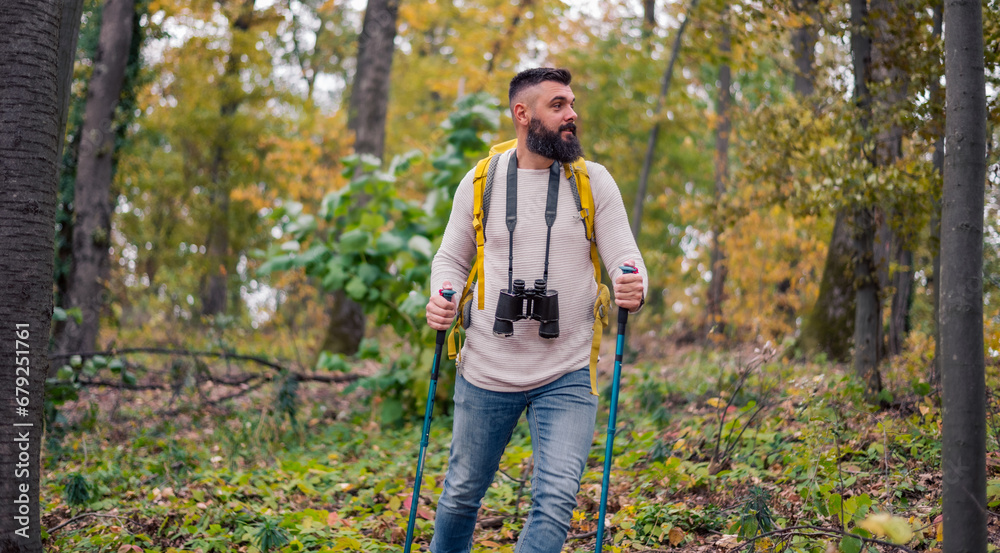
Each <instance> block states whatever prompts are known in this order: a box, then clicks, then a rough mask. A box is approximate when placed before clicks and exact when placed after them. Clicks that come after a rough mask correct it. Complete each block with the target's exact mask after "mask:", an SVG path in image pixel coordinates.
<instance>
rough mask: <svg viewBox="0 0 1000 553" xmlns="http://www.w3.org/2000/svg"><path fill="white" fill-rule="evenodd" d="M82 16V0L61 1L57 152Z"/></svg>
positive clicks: (63, 133)
mask: <svg viewBox="0 0 1000 553" xmlns="http://www.w3.org/2000/svg"><path fill="white" fill-rule="evenodd" d="M82 16H83V0H63V1H62V19H61V23H60V25H59V70H58V75H59V83H58V88H57V90H56V94H57V97H58V98H59V102H60V104H59V128H60V129H61V131H60V133H59V152H62V149H63V143H64V141H65V140H66V122H67V121H68V120H69V101H70V97H71V96H72V94H70V90H72V88H73V65H74V63H75V62H76V46H77V44H78V42H79V39H80V23H81V17H82Z"/></svg>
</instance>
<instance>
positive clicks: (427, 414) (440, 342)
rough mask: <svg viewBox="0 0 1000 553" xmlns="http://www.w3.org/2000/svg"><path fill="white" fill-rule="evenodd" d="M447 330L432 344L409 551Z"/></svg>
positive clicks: (447, 294)
mask: <svg viewBox="0 0 1000 553" xmlns="http://www.w3.org/2000/svg"><path fill="white" fill-rule="evenodd" d="M438 293H440V294H441V295H442V296H444V299H446V300H448V301H451V297H452V296H454V295H455V291H454V290H439V291H438ZM447 332H448V331H447V330H439V331H437V340H436V341H435V344H434V365H433V368H431V385H430V388H429V389H428V390H427V408H426V410H425V411H424V430H423V433H422V434H421V435H420V457H419V458H418V459H417V478H416V480H414V481H413V495H412V496H410V521H409V522H408V523H407V524H406V542H404V545H403V551H404V552H405V553H410V542H411V541H413V529H414V527H415V526H416V522H417V505H418V504H419V503H420V481H421V480H423V477H424V453H425V452H426V451H427V442H428V441H429V440H430V435H431V415H432V414H433V413H434V394H435V392H436V391H437V381H438V365H440V364H441V347H442V346H444V338H445V334H446V333H447Z"/></svg>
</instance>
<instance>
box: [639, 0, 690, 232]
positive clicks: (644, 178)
mask: <svg viewBox="0 0 1000 553" xmlns="http://www.w3.org/2000/svg"><path fill="white" fill-rule="evenodd" d="M697 5H698V0H691V6H689V7H688V13H687V16H686V17H684V21H682V22H681V26H680V27H679V28H678V29H677V36H676V37H674V46H673V50H672V51H671V53H670V61H669V62H668V63H667V69H666V70H665V71H664V72H663V79H662V80H661V81H660V95H659V96H657V97H656V106H655V107H654V108H653V121H654V123H653V128H652V129H650V131H649V141H648V142H647V143H646V157H645V158H643V161H642V174H641V176H640V177H639V189H638V190H637V191H636V193H635V203H634V204H633V205H632V236H633V237H635V239H636V241H638V240H639V230H640V229H641V228H642V205H643V203H644V202H645V200H646V190H647V188H648V185H649V170H650V168H651V167H652V166H653V153H654V152H655V151H656V142H657V140H659V138H660V112H661V111H663V103H664V102H665V101H666V99H667V93H668V92H669V91H670V81H671V80H672V79H673V75H674V64H675V63H677V56H678V55H679V54H680V51H681V38H682V37H683V36H684V28H685V27H687V24H688V21H690V20H691V13H692V12H694V8H695V6H697Z"/></svg>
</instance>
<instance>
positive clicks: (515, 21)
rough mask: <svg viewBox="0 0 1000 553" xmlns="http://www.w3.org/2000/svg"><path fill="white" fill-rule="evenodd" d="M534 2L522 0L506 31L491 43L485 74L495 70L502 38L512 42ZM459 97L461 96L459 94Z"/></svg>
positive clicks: (490, 73) (501, 46)
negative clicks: (522, 19) (525, 13)
mask: <svg viewBox="0 0 1000 553" xmlns="http://www.w3.org/2000/svg"><path fill="white" fill-rule="evenodd" d="M534 3H535V0H523V1H522V2H520V3H518V5H517V12H515V13H514V17H512V18H511V20H510V24H509V25H507V29H506V30H505V31H504V32H503V33H501V35H500V37H499V38H497V39H496V40H495V41H493V48H492V50H491V51H490V59H489V60H487V62H486V74H487V75H492V74H493V70H494V69H495V68H496V64H497V59H498V58H499V57H500V51H501V50H502V49H503V40H504V38H506V39H508V40H511V41H513V40H514V31H516V30H517V26H518V25H519V24H520V23H521V18H522V17H523V16H524V12H526V11H528V10H530V9H532V8H533V4H534ZM459 96H462V94H461V93H459Z"/></svg>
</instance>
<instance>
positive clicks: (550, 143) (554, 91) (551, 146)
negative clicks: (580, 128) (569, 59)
mask: <svg viewBox="0 0 1000 553" xmlns="http://www.w3.org/2000/svg"><path fill="white" fill-rule="evenodd" d="M536 88H537V89H538V90H537V92H536V96H535V99H534V102H532V103H533V104H534V107H533V109H531V110H530V111H529V112H528V116H529V121H528V139H527V141H526V144H525V146H527V148H528V150H529V151H531V152H533V153H536V154H538V155H540V156H543V157H546V158H549V159H552V160H555V161H558V162H559V163H570V162H573V161H575V160H576V159H577V158H580V157H582V156H583V148H582V147H581V146H580V141H579V140H578V139H577V137H576V111H574V110H573V102H574V101H575V99H576V98H575V97H574V96H573V91H572V90H571V89H570V87H568V86H566V85H564V84H560V83H557V82H554V81H545V82H542V83H540V84H538V85H537V86H536Z"/></svg>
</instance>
